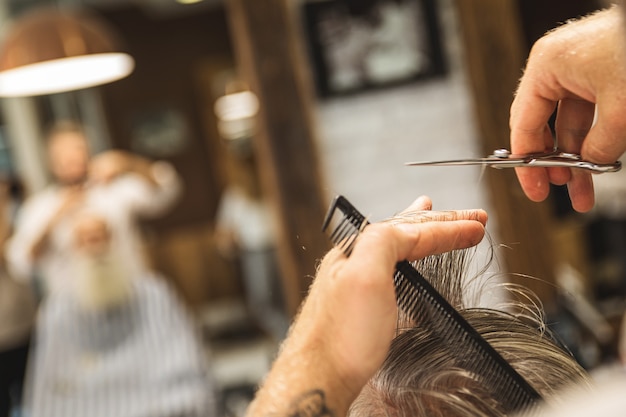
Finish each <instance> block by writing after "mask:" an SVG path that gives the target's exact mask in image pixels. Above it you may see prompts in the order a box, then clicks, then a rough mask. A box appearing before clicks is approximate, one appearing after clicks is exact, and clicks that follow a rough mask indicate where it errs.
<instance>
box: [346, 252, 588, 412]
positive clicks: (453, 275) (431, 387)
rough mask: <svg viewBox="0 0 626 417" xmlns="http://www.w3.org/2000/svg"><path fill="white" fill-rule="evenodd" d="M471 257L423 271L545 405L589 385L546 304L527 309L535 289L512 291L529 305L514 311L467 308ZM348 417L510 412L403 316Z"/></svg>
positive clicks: (429, 263) (441, 260)
mask: <svg viewBox="0 0 626 417" xmlns="http://www.w3.org/2000/svg"><path fill="white" fill-rule="evenodd" d="M472 251H473V250H461V251H453V252H449V253H445V254H442V255H436V256H431V257H428V258H426V259H424V260H422V261H419V262H418V263H417V264H416V268H417V269H418V270H419V271H420V272H422V274H423V275H424V276H425V277H426V278H427V279H428V280H429V281H430V282H431V284H432V285H433V286H434V287H435V288H436V289H437V291H439V292H440V294H441V295H442V296H443V297H444V298H446V299H447V300H448V301H449V302H450V303H451V304H452V305H453V306H454V307H455V308H456V309H457V310H458V311H459V312H460V314H461V315H462V316H463V317H464V318H465V319H466V320H467V321H468V322H469V323H470V324H471V325H472V326H473V327H474V328H475V329H476V330H477V331H478V333H479V334H481V335H482V336H483V337H484V338H485V339H486V340H487V341H488V342H489V343H490V344H491V345H492V346H493V347H494V349H495V350H496V351H498V353H500V355H502V357H503V358H504V359H505V360H507V361H508V362H509V363H510V364H511V365H512V366H513V368H515V369H516V370H517V371H518V372H519V374H520V375H521V376H522V377H524V378H525V379H526V380H527V382H528V383H529V384H530V385H531V386H532V387H533V388H535V390H537V391H538V392H539V393H540V394H541V395H542V397H543V398H544V399H545V400H547V401H548V402H550V400H551V399H554V398H555V397H556V395H555V394H556V393H557V392H558V391H560V390H561V389H563V388H565V387H567V386H569V385H570V384H574V383H578V384H580V383H583V384H588V383H589V377H588V375H587V373H586V371H585V370H584V369H583V368H582V367H581V366H580V365H579V364H578V363H577V362H576V360H575V359H574V357H573V356H572V355H571V354H570V353H569V352H568V351H567V350H566V349H565V348H564V347H562V346H561V345H560V344H559V343H558V342H557V341H556V339H555V338H554V336H553V335H552V334H551V333H550V332H549V330H548V329H546V326H545V323H544V320H543V312H542V311H541V304H540V303H539V302H538V301H537V302H530V303H527V301H528V300H531V301H532V300H536V297H534V296H533V295H532V294H531V293H530V292H529V291H528V290H526V289H524V288H520V286H518V285H511V286H510V288H511V292H512V293H513V294H514V295H516V296H518V299H519V296H520V295H521V296H522V297H523V299H524V301H526V302H521V301H517V302H515V301H513V302H512V304H514V305H513V307H514V308H513V309H512V310H511V309H507V311H500V310H496V309H487V308H469V307H467V306H466V305H465V301H464V299H463V297H464V293H466V286H467V283H468V279H466V277H465V276H464V275H465V273H466V269H467V268H466V264H467V261H468V259H469V256H471V254H472ZM485 271H486V269H485V270H483V271H481V272H480V273H484V272H485ZM480 273H479V274H480ZM510 311H514V313H512V312H510ZM348 415H349V416H350V417H366V416H367V417H405V416H406V417H415V416H428V417H444V416H445V417H457V416H458V417H461V416H463V417H467V416H476V417H496V416H498V417H500V416H504V415H506V413H505V412H504V411H503V409H502V407H501V406H500V404H499V403H498V402H497V401H496V400H495V399H493V398H492V397H491V395H490V394H489V393H488V392H486V390H485V388H484V387H482V386H481V385H480V384H479V383H478V382H477V381H476V379H475V378H474V377H473V375H472V374H471V372H469V371H467V370H465V369H462V368H459V367H458V365H455V361H454V359H453V354H452V353H451V352H450V351H449V349H448V348H446V347H445V346H444V345H443V344H442V343H441V341H440V339H439V338H437V337H434V336H433V334H432V332H431V331H430V330H428V329H424V328H420V327H419V326H417V325H416V323H413V322H411V320H410V319H409V318H408V317H406V316H404V315H402V314H401V317H399V324H398V332H397V336H396V337H395V338H394V340H393V342H392V344H391V348H390V350H389V353H388V355H387V359H386V360H385V362H384V364H383V365H382V367H381V368H380V370H379V371H378V373H377V374H376V375H375V376H374V377H373V378H372V379H371V380H370V381H369V382H368V384H367V385H366V386H365V387H364V388H363V390H362V391H361V394H360V395H359V397H358V398H357V399H356V400H355V401H354V403H353V404H352V406H351V408H350V411H349V413H348Z"/></svg>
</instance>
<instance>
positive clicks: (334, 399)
mask: <svg viewBox="0 0 626 417" xmlns="http://www.w3.org/2000/svg"><path fill="white" fill-rule="evenodd" d="M321 345H322V344H321V343H319V344H317V346H316V343H315V342H312V343H309V344H302V345H300V346H289V341H288V342H287V345H286V346H285V347H284V349H283V350H282V351H281V354H280V356H279V358H278V359H277V360H276V362H275V363H274V365H273V366H272V370H271V371H270V373H269V374H268V376H267V378H266V380H265V381H264V383H263V385H262V386H261V388H260V390H259V392H258V393H257V395H256V398H255V400H254V402H253V403H252V404H251V405H250V408H249V409H248V412H247V414H246V417H265V416H276V417H279V416H285V417H286V416H289V417H299V416H302V417H305V416H306V417H318V416H335V417H339V416H345V415H346V414H347V411H348V408H349V407H350V404H351V403H352V401H353V400H354V399H355V398H356V396H357V395H358V393H359V390H358V389H357V390H355V389H354V388H352V387H349V386H347V385H346V384H345V383H343V382H342V377H341V375H338V374H337V372H336V371H337V370H336V369H335V368H334V367H333V366H332V365H331V364H330V362H329V361H328V359H327V358H326V357H325V356H326V355H325V354H324V352H323V348H322V346H321Z"/></svg>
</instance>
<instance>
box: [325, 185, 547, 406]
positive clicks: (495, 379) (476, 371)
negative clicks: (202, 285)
mask: <svg viewBox="0 0 626 417" xmlns="http://www.w3.org/2000/svg"><path fill="white" fill-rule="evenodd" d="M337 210H339V211H340V212H341V213H342V217H341V219H340V220H339V222H338V224H337V226H336V227H334V229H333V231H332V232H331V234H330V239H331V241H332V242H333V244H334V245H336V246H338V247H340V248H341V249H342V251H343V252H344V253H345V254H346V256H349V255H350V253H351V252H352V248H353V247H354V244H355V241H356V238H357V236H358V234H359V233H360V232H361V231H362V230H363V229H364V228H365V226H367V225H368V224H369V222H368V220H367V219H366V218H365V217H364V216H363V215H362V214H361V213H359V211H358V210H357V209H356V208H355V207H354V206H353V205H352V204H351V203H350V202H349V201H348V200H347V199H346V198H345V197H343V196H341V195H339V196H337V197H335V199H334V200H333V202H332V203H331V205H330V207H329V209H328V213H327V214H326V218H325V219H324V223H323V225H322V231H326V230H327V229H328V227H329V225H330V224H331V222H333V219H335V220H336V216H335V214H336V212H337ZM394 285H395V288H396V298H397V303H398V306H399V307H400V308H401V309H402V310H404V311H405V313H407V314H408V315H409V316H410V317H411V318H412V319H413V320H415V322H416V323H419V325H420V326H422V327H424V328H427V329H430V330H431V332H432V333H433V334H435V335H438V336H439V338H440V339H441V341H442V342H443V343H445V344H446V345H447V346H449V347H451V348H453V349H451V351H454V352H463V353H462V354H459V355H455V358H456V360H457V364H458V366H460V367H461V368H463V369H466V370H468V371H470V372H471V373H472V374H473V375H474V377H475V378H476V379H477V380H479V381H480V382H481V383H482V384H483V385H484V386H485V387H486V389H487V390H488V391H489V392H490V393H492V396H493V398H494V399H495V400H497V401H498V402H499V403H500V405H501V406H502V408H503V409H504V411H505V412H506V413H507V414H510V413H514V412H518V411H522V410H525V411H528V410H531V409H532V408H533V406H534V405H535V404H537V403H538V402H539V400H541V397H540V395H539V394H538V393H537V391H535V389H533V387H531V386H530V385H529V384H528V382H526V380H525V379H524V378H522V376H521V375H520V374H519V373H517V371H516V370H515V369H514V368H513V367H512V366H511V365H510V364H509V363H508V362H507V361H506V360H505V359H504V358H503V357H502V356H501V355H500V354H499V353H498V352H497V351H496V350H495V349H494V348H493V347H492V346H491V345H490V344H489V343H488V342H487V341H486V340H485V339H484V338H483V337H482V336H481V335H480V334H479V333H478V332H477V331H476V330H475V329H474V328H473V327H472V326H471V325H470V324H469V323H468V322H467V321H466V320H465V319H464V318H463V316H461V314H459V312H458V311H457V310H456V309H455V308H454V307H452V305H450V303H448V301H447V300H446V299H445V298H444V297H443V296H442V295H441V294H439V293H438V292H437V290H435V288H433V286H432V285H431V284H430V283H429V282H428V281H427V280H426V279H425V278H424V277H423V276H422V274H420V272H419V271H417V270H416V269H415V268H414V267H413V266H412V265H411V264H410V263H409V262H408V261H401V262H398V263H397V264H396V271H395V274H394Z"/></svg>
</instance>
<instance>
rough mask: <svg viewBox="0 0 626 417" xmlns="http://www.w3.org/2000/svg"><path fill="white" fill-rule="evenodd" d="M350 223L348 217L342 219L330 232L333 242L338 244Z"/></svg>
mask: <svg viewBox="0 0 626 417" xmlns="http://www.w3.org/2000/svg"><path fill="white" fill-rule="evenodd" d="M348 224H349V223H348V219H346V218H345V217H344V218H343V219H341V221H340V222H339V225H338V226H337V227H336V228H335V229H334V230H333V232H332V233H331V234H330V240H331V242H333V243H334V244H338V243H339V242H340V241H341V239H342V238H343V236H344V233H345V229H346V225H348Z"/></svg>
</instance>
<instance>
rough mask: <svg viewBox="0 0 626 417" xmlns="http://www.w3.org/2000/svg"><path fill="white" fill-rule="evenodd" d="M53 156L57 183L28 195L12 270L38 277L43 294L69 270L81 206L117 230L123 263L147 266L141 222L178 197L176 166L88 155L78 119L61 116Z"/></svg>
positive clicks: (111, 154) (12, 245) (117, 154)
mask: <svg viewBox="0 0 626 417" xmlns="http://www.w3.org/2000/svg"><path fill="white" fill-rule="evenodd" d="M47 146H48V162H49V168H50V171H51V174H52V177H53V178H54V182H53V183H52V184H50V185H49V186H48V187H47V188H45V189H43V190H42V191H39V192H37V193H35V194H34V195H32V196H30V197H29V198H28V199H27V200H26V202H25V203H24V206H23V208H22V209H21V210H20V211H19V212H18V218H17V222H16V226H15V234H14V235H13V237H12V238H11V239H10V241H9V242H8V246H7V250H6V256H7V261H8V266H9V269H10V271H11V272H12V273H13V275H14V276H15V277H16V278H18V279H22V280H23V281H24V282H26V281H29V280H32V279H35V280H36V282H37V284H38V285H39V287H40V291H41V293H42V294H46V293H48V292H50V291H53V290H54V289H55V287H57V286H60V285H63V282H64V280H65V279H66V277H67V276H68V275H69V274H68V268H69V263H68V262H67V261H68V259H69V257H70V254H71V253H72V250H71V246H72V245H71V241H72V238H71V231H70V227H69V225H70V224H71V221H72V218H73V216H74V215H75V213H76V212H77V210H79V209H81V208H84V207H88V208H93V209H98V210H100V211H101V212H103V213H106V216H107V221H108V222H109V223H110V224H111V226H112V227H113V228H114V229H115V230H116V231H117V233H119V235H120V236H119V241H118V244H119V245H120V249H121V251H120V252H121V253H122V254H124V259H123V262H125V263H126V264H127V265H128V267H129V268H130V269H132V270H134V272H135V273H136V274H140V273H141V272H142V271H144V270H146V269H147V268H148V267H147V263H146V261H145V259H144V254H143V251H142V247H141V239H140V235H139V233H138V228H137V224H136V222H137V220H138V219H139V218H145V217H155V216H159V215H162V214H164V213H165V212H166V210H168V209H170V208H171V207H172V206H173V204H174V203H175V202H176V201H177V198H178V196H179V195H180V192H181V186H182V185H181V181H180V178H179V176H178V174H177V173H176V170H175V169H174V167H172V165H170V164H169V163H166V162H163V161H157V162H153V161H150V160H148V159H146V158H143V157H140V156H137V155H133V154H130V153H128V152H124V151H121V150H109V151H105V152H102V153H100V154H98V155H96V156H94V157H93V158H91V156H90V153H89V149H88V142H87V140H86V136H85V132H84V130H83V129H82V127H81V126H80V125H77V124H75V123H73V122H67V121H63V122H60V123H58V124H56V125H55V126H54V127H53V128H52V129H51V130H50V132H49V135H48V142H47Z"/></svg>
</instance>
